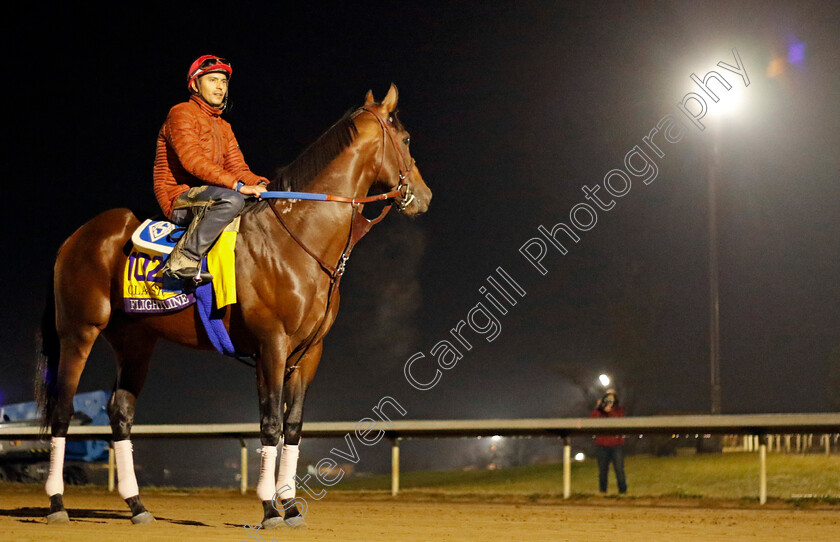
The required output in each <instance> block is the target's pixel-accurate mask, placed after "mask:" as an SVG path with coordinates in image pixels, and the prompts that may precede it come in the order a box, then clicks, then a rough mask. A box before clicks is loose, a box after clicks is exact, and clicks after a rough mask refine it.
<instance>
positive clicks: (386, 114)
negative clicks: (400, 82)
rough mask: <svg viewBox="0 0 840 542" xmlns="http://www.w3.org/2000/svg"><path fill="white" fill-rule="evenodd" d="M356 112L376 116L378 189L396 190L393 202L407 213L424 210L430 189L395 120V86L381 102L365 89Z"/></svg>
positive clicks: (402, 130) (402, 129)
mask: <svg viewBox="0 0 840 542" xmlns="http://www.w3.org/2000/svg"><path fill="white" fill-rule="evenodd" d="M360 112H361V113H363V112H368V113H370V115H362V114H360V115H359V117H358V118H359V120H362V118H364V117H367V118H371V116H372V117H373V118H375V119H376V125H377V128H376V132H374V133H375V134H377V136H378V138H379V139H380V140H381V143H380V150H379V155H378V156H379V157H380V158H379V159H378V161H377V162H376V166H375V167H376V168H377V170H376V171H377V173H376V178H375V179H374V186H376V185H379V188H384V189H385V190H386V191H392V190H399V191H400V196H399V197H398V198H396V199H395V201H394V204H395V205H396V206H397V208H398V209H399V210H400V211H402V212H404V213H406V214H407V215H418V214H421V213H425V212H426V210H428V208H429V201H431V199H432V191H431V190H430V189H429V187H428V186H426V182H425V181H423V177H422V176H421V175H420V170H419V169H417V163H416V162H415V161H414V158H412V157H411V151H410V149H409V143H410V142H411V137H410V136H409V134H408V132H407V131H406V129H405V127H404V126H403V125H402V123H401V122H400V121H399V119H397V87H396V86H395V85H393V84H392V85H391V88H390V89H389V90H388V94H387V95H386V96H385V99H384V100H382V101H381V102H376V101H375V100H374V98H373V92H372V91H368V93H367V96H366V97H365V105H364V106H363V107H362V108H361V110H360ZM371 120H372V119H371Z"/></svg>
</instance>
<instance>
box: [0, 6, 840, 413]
mask: <svg viewBox="0 0 840 542" xmlns="http://www.w3.org/2000/svg"><path fill="white" fill-rule="evenodd" d="M299 4H300V5H299V6H298V7H295V8H283V9H279V8H276V7H272V8H267V7H265V6H264V5H263V4H261V3H257V2H234V3H231V2H229V3H225V4H219V5H215V6H211V5H210V4H207V5H204V6H203V7H202V8H201V9H195V10H193V11H190V12H185V11H179V12H174V11H172V8H171V7H170V8H149V7H146V6H143V7H134V6H133V5H130V4H120V5H119V6H117V4H113V3H110V4H103V6H102V7H94V6H93V5H89V4H74V7H73V9H72V12H70V11H62V10H63V9H65V8H59V9H58V10H55V9H52V8H51V9H49V10H42V9H39V8H32V7H27V8H24V7H22V4H17V5H16V6H15V7H13V8H11V11H9V12H8V13H7V15H8V19H7V20H8V21H9V22H11V23H12V24H13V26H14V27H15V28H14V29H13V30H12V33H11V34H8V33H7V34H6V37H5V41H6V47H5V49H6V52H7V59H6V61H5V62H4V65H5V66H6V70H5V74H6V79H5V81H6V84H5V90H6V95H7V100H6V101H5V104H6V107H5V115H4V116H5V118H6V120H7V123H6V127H7V128H6V130H5V132H6V139H7V143H6V146H5V149H6V152H5V155H6V158H7V163H8V162H11V165H12V168H11V171H7V176H6V181H5V186H6V190H7V194H9V196H10V198H9V199H8V200H7V208H9V209H11V217H12V220H10V221H9V222H7V226H6V229H5V233H4V235H3V248H4V251H3V252H4V254H5V258H6V265H4V266H3V302H2V303H3V307H4V310H3V314H2V319H3V323H2V329H0V344H2V345H3V348H2V351H0V356H2V358H1V359H2V361H0V367H2V376H0V403H11V402H17V401H28V400H31V399H32V391H31V389H32V385H31V375H32V367H33V360H34V355H33V353H34V341H35V333H36V329H37V326H38V321H39V317H40V314H41V311H42V308H43V303H44V301H43V300H44V296H45V292H46V285H47V280H48V277H49V270H50V266H51V265H52V263H53V261H54V256H55V251H56V250H57V248H58V246H59V245H60V243H61V242H62V241H63V240H64V239H65V238H66V237H67V236H69V235H70V234H71V233H72V232H73V231H74V230H75V229H76V228H77V227H79V226H80V225H81V224H82V223H84V222H85V221H86V220H88V219H90V218H91V217H93V216H95V215H96V214H97V213H99V212H101V211H104V210H106V209H109V208H113V207H130V208H132V209H136V210H138V211H152V212H154V211H156V210H157V206H156V201H155V200H154V197H153V194H152V163H153V159H154V144H155V138H156V136H157V132H158V129H159V128H160V125H161V123H162V122H163V120H164V118H165V115H166V113H167V111H168V110H169V108H170V107H171V106H172V105H174V104H175V103H177V102H179V101H182V100H185V99H186V98H187V93H186V90H185V75H186V70H187V68H188V66H189V64H190V62H192V60H193V59H194V58H196V57H198V56H199V55H202V54H206V53H210V54H218V55H221V56H224V57H226V58H228V59H230V60H231V62H232V63H233V67H234V74H233V78H232V81H231V86H230V92H231V102H232V108H231V109H230V111H229V112H227V113H225V117H226V118H227V119H228V120H229V121H230V122H231V124H232V126H233V128H234V131H235V133H236V135H237V138H238V140H239V142H240V146H241V148H242V149H243V151H244V154H245V158H246V160H247V161H248V163H249V165H250V166H251V169H252V170H253V171H254V172H256V173H259V174H262V175H267V176H271V175H272V173H273V171H274V170H275V168H277V167H278V166H281V165H283V164H286V163H288V162H290V161H291V160H293V159H294V157H295V156H297V154H298V153H300V152H301V151H302V150H303V149H304V148H305V147H306V146H307V145H308V144H309V143H311V142H312V141H314V140H315V139H316V138H317V137H318V136H319V135H320V134H321V133H322V132H323V131H325V130H326V129H327V128H328V127H329V126H330V125H331V124H332V123H333V122H334V121H335V120H337V119H338V118H339V117H340V116H341V115H342V114H343V113H344V112H345V111H347V110H348V109H350V108H354V107H358V106H360V105H361V104H362V103H363V101H364V95H365V92H366V91H367V90H368V89H372V90H373V92H374V94H375V96H376V97H377V98H382V97H384V95H385V93H386V91H387V90H388V85H389V84H390V83H392V82H393V83H395V84H396V85H398V87H399V90H400V103H399V106H400V117H401V119H402V121H403V123H404V124H405V125H406V127H407V128H408V130H409V131H410V132H411V137H412V139H411V141H412V147H411V148H412V154H413V156H414V158H415V159H416V160H417V163H418V165H419V168H420V171H421V172H422V174H423V176H424V178H425V179H426V181H427V183H428V184H429V186H430V187H431V189H432V190H433V192H434V199H433V200H432V204H431V208H430V210H429V212H428V213H427V214H426V215H424V216H421V217H419V218H416V219H408V218H406V217H403V216H398V215H397V214H396V213H392V214H391V215H390V216H389V217H388V218H387V220H386V221H385V222H384V223H383V224H380V225H379V226H378V227H376V228H375V229H374V230H373V231H372V233H371V234H370V235H369V236H368V237H366V238H365V239H364V240H363V241H362V242H361V244H360V245H359V246H358V248H357V249H356V251H355V252H354V254H353V257H352V259H351V261H350V263H349V267H348V272H347V275H346V276H345V277H344V280H343V282H342V290H341V291H342V305H341V309H340V311H339V317H338V321H337V323H336V325H335V326H334V327H333V329H332V331H331V333H330V335H329V336H328V337H327V339H326V341H325V350H324V355H323V359H322V362H321V366H320V370H319V373H318V376H317V378H316V380H315V382H314V384H313V386H312V388H311V391H310V393H309V396H308V398H307V403H306V405H307V406H306V413H307V414H306V418H305V419H306V420H310V421H315V420H319V421H322V420H358V419H359V418H361V417H364V416H366V415H368V414H369V412H370V409H371V407H372V406H373V405H375V404H376V402H377V401H378V400H379V399H380V398H381V397H383V396H386V395H389V396H392V397H394V398H395V399H397V400H398V401H399V402H400V404H402V405H403V406H404V407H405V408H406V410H407V412H408V413H407V415H406V418H407V419H424V418H425V419H429V418H493V417H498V418H515V417H552V416H585V415H587V414H588V411H589V409H591V407H592V405H591V404H590V403H588V398H586V399H585V398H584V396H583V394H582V391H583V390H581V389H580V386H576V385H574V384H573V383H572V380H573V379H572V377H571V376H570V375H576V378H578V379H579V380H581V381H583V382H586V381H587V379H590V377H591V381H592V382H593V384H594V379H595V377H596V376H597V375H598V374H599V373H600V372H606V373H608V374H610V375H613V376H614V377H615V379H616V386H617V388H618V390H619V392H620V393H622V394H623V396H624V397H625V399H626V401H625V403H626V406H627V407H628V410H629V412H630V413H632V414H637V415H649V414H665V413H706V412H708V411H709V278H708V277H709V269H708V242H709V227H708V196H707V194H708V193H707V190H708V184H707V183H708V180H707V179H708V172H709V149H710V147H711V145H712V141H713V140H714V139H715V138H717V141H718V146H719V147H718V148H719V151H720V166H719V169H718V171H719V199H718V228H719V243H720V281H721V282H720V311H721V327H720V329H721V378H722V389H723V412H724V413H756V412H819V411H829V410H832V409H837V403H836V402H835V401H836V399H835V397H834V395H833V394H831V393H829V390H830V386H831V384H830V381H829V377H830V360H831V359H832V350H835V354H834V360H835V361H834V362H833V363H834V364H835V367H836V365H837V364H838V363H840V362H838V361H837V359H838V357H840V352H838V351H837V350H836V349H838V347H840V315H838V311H837V306H838V301H840V283H838V277H840V248H838V246H839V245H840V243H838V239H840V179H838V171H840V159H838V154H839V153H838V150H837V149H838V148H840V129H839V128H838V123H837V120H838V119H840V100H838V96H840V76H838V73H840V53H838V51H839V50H840V47H838V46H840V40H838V36H840V16H839V15H840V13H838V9H837V6H836V5H833V4H832V3H831V2H798V1H797V2H738V3H737V7H736V6H735V5H734V4H735V3H731V2H667V3H666V2H637V3H630V2H628V3H624V2H621V3H619V2H608V3H598V5H595V6H593V5H590V4H592V3H588V2H587V3H583V2H581V3H548V2H541V3H528V4H526V3H501V2H481V3H472V2H465V3H452V4H450V3H440V4H437V3H429V2H422V3H402V2H389V3H363V4H353V6H354V7H347V5H345V6H344V7H338V6H337V5H336V6H333V5H329V4H327V5H319V4H318V3H314V2H313V3H299ZM356 6H358V7H356ZM362 6H364V7H362ZM733 48H735V49H736V50H737V52H738V54H739V55H740V59H741V63H742V66H743V68H744V69H745V70H746V73H747V76H748V78H749V82H750V84H749V86H748V87H747V86H745V84H744V80H743V78H742V77H740V76H739V75H737V74H735V73H733V72H732V71H727V70H726V69H724V68H722V67H719V66H718V63H719V62H723V63H726V64H728V65H730V66H735V64H736V60H735V58H734V56H733V51H732V50H733ZM712 70H715V71H717V72H718V73H720V74H721V75H722V76H724V78H725V79H726V80H727V81H728V82H729V83H730V84H731V85H732V90H731V91H725V90H723V89H722V87H720V86H715V85H716V84H717V83H714V82H712V83H711V84H710V88H712V89H717V91H718V92H720V102H719V103H718V104H715V103H713V102H712V101H711V100H710V99H708V97H707V99H706V102H707V104H708V112H707V114H706V116H705V117H704V118H703V119H702V120H701V122H702V123H704V125H705V127H706V128H707V129H706V130H704V131H702V132H701V131H700V130H699V129H697V128H696V127H695V126H694V125H693V124H692V123H691V122H689V121H688V119H687V117H686V116H685V115H684V114H682V113H680V112H679V110H678V108H677V103H678V102H680V101H681V100H683V97H684V96H685V95H686V94H688V93H700V95H701V96H702V95H703V94H702V91H701V90H700V89H699V87H698V86H697V85H696V84H695V83H693V82H692V80H691V78H690V76H691V75H692V74H696V75H697V76H698V77H699V78H701V79H702V78H703V77H704V75H705V74H706V73H707V72H709V71H712ZM735 102H737V103H735ZM696 105H697V102H695V103H694V104H693V106H695V110H696ZM730 105H731V106H732V107H731V108H728V107H724V106H730ZM688 107H689V108H690V107H692V106H688ZM726 108H728V109H731V111H730V112H729V113H727V114H725V115H724V113H723V112H722V111H723V110H724V109H726ZM666 115H671V116H672V117H673V118H677V119H679V120H681V121H682V122H683V123H684V125H685V126H684V129H683V135H684V137H682V139H681V140H680V141H678V142H676V143H663V144H662V145H663V146H662V151H664V154H665V155H664V157H656V156H655V155H653V154H652V153H650V149H648V148H647V147H645V144H644V143H643V138H644V137H645V136H648V134H649V133H650V132H651V130H652V129H653V128H654V127H655V126H656V125H657V123H658V122H659V121H660V119H663V118H665V116H666ZM658 137H659V138H660V141H661V137H662V135H661V134H660V135H659V136H658ZM637 145H639V146H641V147H643V148H644V149H646V150H648V152H649V153H650V154H651V156H652V157H654V158H655V159H654V160H653V161H654V162H655V163H656V167H657V170H658V172H657V174H656V177H655V179H653V180H652V181H651V182H650V183H649V184H647V185H646V184H645V183H644V182H642V180H641V177H633V178H632V185H631V187H630V188H629V192H627V193H626V194H625V195H624V196H622V197H615V198H612V199H613V200H614V201H615V205H614V207H613V208H612V209H611V210H609V211H604V210H601V209H598V208H597V207H594V204H593V203H592V202H591V201H588V200H587V199H586V198H585V194H584V191H583V189H582V187H584V186H588V187H593V186H597V185H601V186H602V188H601V190H600V192H598V195H599V197H604V198H609V197H608V196H607V195H606V192H605V189H604V188H603V179H604V177H605V175H607V173H608V172H610V171H611V170H613V169H616V168H624V169H625V170H626V167H625V166H624V159H625V155H627V154H628V153H629V152H630V151H631V150H632V149H633V148H634V147H635V146H637ZM635 163H636V164H637V166H638V164H639V163H640V162H638V161H637V162H635ZM620 184H621V183H620V181H618V180H617V179H616V180H614V182H613V186H614V187H617V188H620ZM582 202H584V203H586V202H588V203H589V204H590V208H592V209H595V210H596V211H597V222H596V223H595V224H594V225H592V226H591V228H589V229H588V230H587V231H583V230H582V229H577V230H575V231H576V232H577V234H578V236H579V238H580V240H579V242H577V243H575V242H572V241H570V240H569V238H568V237H562V236H563V235H564V234H562V233H560V234H559V236H558V239H560V238H561V237H562V240H563V241H564V244H565V248H566V249H567V250H568V253H567V254H566V255H561V253H560V252H559V251H557V250H556V249H555V248H554V247H553V246H552V245H551V244H550V243H549V244H548V245H547V246H548V252H547V254H546V255H545V257H544V259H543V260H542V262H541V263H542V265H544V266H545V270H546V274H545V275H543V274H541V273H540V272H539V271H538V270H537V269H536V268H535V267H534V266H533V265H531V264H530V263H529V262H528V261H527V260H526V258H525V257H524V256H523V255H522V254H521V253H520V247H522V246H523V245H525V244H526V243H527V242H528V241H529V240H530V239H532V238H540V237H541V238H542V239H543V241H545V240H546V238H545V237H543V236H541V234H540V231H539V230H538V228H539V227H540V226H543V227H544V228H546V229H548V230H551V229H552V227H553V226H554V225H555V224H557V223H559V222H563V223H566V224H570V216H569V215H570V211H571V210H572V209H574V208H576V207H575V206H576V205H578V204H580V203H582ZM577 208H578V209H580V207H577ZM575 216H576V217H577V219H579V220H580V221H581V222H586V221H587V220H588V218H587V216H588V215H586V213H585V212H579V213H578V214H577V215H575ZM589 218H591V217H589ZM498 267H501V268H503V269H504V270H505V272H506V273H508V274H509V275H510V277H511V278H513V279H514V280H515V281H516V282H517V283H518V284H519V285H520V287H521V288H522V289H523V290H524V291H525V292H526V294H525V296H524V297H519V296H517V297H516V300H517V303H516V305H515V306H510V305H507V308H508V309H509V310H508V312H507V314H506V315H503V316H502V315H500V314H499V313H498V311H497V312H495V313H494V314H495V315H496V317H497V318H498V324H499V326H500V328H499V330H498V331H499V332H498V334H497V336H496V337H495V338H494V340H492V341H488V340H487V337H489V335H486V336H485V337H482V336H481V335H479V334H475V333H473V334H472V335H470V337H471V338H472V339H473V340H472V345H473V349H472V350H471V351H469V352H464V356H463V359H461V360H460V361H459V362H458V363H457V365H456V366H455V367H453V368H452V369H450V370H448V371H444V372H442V375H441V378H440V381H439V382H438V383H437V385H436V386H435V387H434V388H432V389H430V390H428V391H418V390H416V389H414V388H412V387H411V386H410V385H409V384H408V382H407V381H406V379H405V377H404V375H403V368H404V365H405V363H406V361H407V360H408V359H409V358H410V357H411V356H412V355H413V354H415V353H417V352H422V353H424V354H425V356H426V358H425V359H423V360H421V361H418V362H417V363H416V364H415V365H414V366H413V370H414V372H415V374H416V375H417V377H418V378H422V379H425V380H427V381H428V380H431V378H432V377H433V376H434V369H435V365H434V361H433V359H432V356H431V354H429V351H430V349H431V347H432V346H433V345H434V344H435V343H437V342H438V341H440V340H441V339H446V338H450V339H451V335H450V333H449V330H450V329H451V328H453V327H454V326H455V325H456V324H457V323H458V321H459V320H463V319H465V318H466V317H467V314H468V312H469V311H470V310H471V309H472V308H473V307H475V306H476V304H477V303H479V302H483V303H484V304H485V305H486V306H489V302H488V301H487V300H486V299H485V298H484V296H483V293H482V292H480V291H479V289H480V288H482V287H489V285H488V283H487V282H486V277H488V276H489V275H494V276H496V277H498V276H499V275H498V273H497V272H496V269H497V268H498ZM490 291H492V290H490ZM834 370H835V371H838V370H840V369H838V368H835V369H834ZM114 375H115V373H114V360H113V357H112V355H111V352H110V347H109V346H108V345H107V343H105V341H104V340H101V341H100V342H98V343H97V346H96V347H95V349H94V352H93V354H92V356H91V358H90V360H89V361H88V364H87V367H86V370H85V373H84V375H83V377H82V382H81V386H80V391H90V390H95V389H110V388H111V386H112V383H113V378H114ZM832 405H834V406H832ZM257 419H258V418H257V400H256V389H255V378H254V375H253V370H252V369H250V368H248V367H245V366H243V365H240V364H239V363H237V362H236V361H234V360H230V359H226V358H223V357H222V356H221V355H219V354H216V353H213V352H200V353H199V352H193V351H189V350H186V349H183V348H181V347H175V346H173V345H170V344H164V343H160V344H159V346H158V348H157V350H156V353H155V355H154V358H153V361H152V369H151V372H150V376H149V379H148V381H147V384H146V388H145V390H144V393H143V394H142V395H141V397H140V399H139V403H138V411H137V422H138V423H175V422H212V421H215V422H246V421H247V422H256V421H257Z"/></svg>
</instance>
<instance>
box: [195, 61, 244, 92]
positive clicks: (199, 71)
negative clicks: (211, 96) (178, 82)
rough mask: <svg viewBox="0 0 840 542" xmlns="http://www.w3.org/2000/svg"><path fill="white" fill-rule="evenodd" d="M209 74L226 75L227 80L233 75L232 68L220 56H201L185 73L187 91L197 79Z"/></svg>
mask: <svg viewBox="0 0 840 542" xmlns="http://www.w3.org/2000/svg"><path fill="white" fill-rule="evenodd" d="M210 72H222V73H226V74H227V76H228V78H230V76H231V75H233V68H231V66H230V62H228V61H227V60H225V59H224V58H222V57H220V56H216V55H202V56H200V57H198V58H197V59H195V62H193V63H192V65H190V71H188V72H187V88H188V89H189V88H190V87H191V86H192V82H193V81H195V80H196V79H197V78H199V77H201V76H202V75H204V74H205V73H210Z"/></svg>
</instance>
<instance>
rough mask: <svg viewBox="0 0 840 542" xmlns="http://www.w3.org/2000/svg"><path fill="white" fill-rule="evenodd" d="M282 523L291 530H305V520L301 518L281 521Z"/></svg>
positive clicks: (296, 517)
mask: <svg viewBox="0 0 840 542" xmlns="http://www.w3.org/2000/svg"><path fill="white" fill-rule="evenodd" d="M283 522H284V523H285V524H286V525H287V526H288V527H290V528H292V529H306V527H307V525H306V520H304V519H303V516H294V517H291V518H289V519H285V520H283Z"/></svg>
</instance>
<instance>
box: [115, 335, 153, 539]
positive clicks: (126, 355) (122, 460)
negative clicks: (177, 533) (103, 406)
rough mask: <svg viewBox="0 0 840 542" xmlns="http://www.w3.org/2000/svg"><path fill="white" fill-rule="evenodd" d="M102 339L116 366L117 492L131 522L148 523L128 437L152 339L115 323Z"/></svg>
mask: <svg viewBox="0 0 840 542" xmlns="http://www.w3.org/2000/svg"><path fill="white" fill-rule="evenodd" d="M105 337H106V338H107V339H108V341H109V342H110V343H111V345H112V346H113V347H114V351H115V352H116V355H117V362H118V363H119V367H118V369H117V382H116V385H115V386H114V393H113V395H111V398H110V400H109V401H108V418H109V419H110V420H111V432H112V433H113V435H114V454H115V456H116V463H117V490H118V491H119V494H120V497H122V498H123V499H124V500H125V502H126V504H127V505H128V507H129V508H130V509H131V522H132V523H135V524H140V523H151V522H153V521H155V518H154V516H152V514H151V513H150V512H148V511H147V510H146V507H145V506H143V503H142V502H141V501H140V489H139V487H138V485H137V477H136V476H135V474H134V453H133V447H132V444H131V439H130V437H131V427H132V425H133V424H134V407H135V403H136V402H137V396H138V395H139V394H140V390H142V389H143V384H144V383H145V382H146V374H147V373H148V370H149V360H150V359H151V356H152V351H153V350H154V346H155V341H156V337H155V336H154V335H153V334H152V333H151V332H149V331H147V330H145V329H142V328H141V327H140V326H139V325H133V326H132V325H130V324H128V325H120V324H119V323H117V322H112V325H110V326H108V328H107V329H106V330H105Z"/></svg>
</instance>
